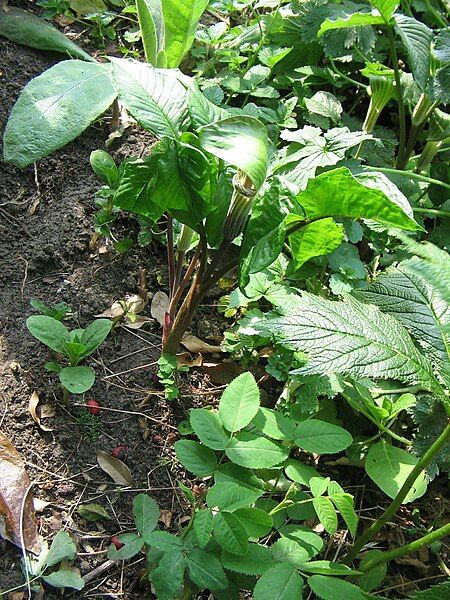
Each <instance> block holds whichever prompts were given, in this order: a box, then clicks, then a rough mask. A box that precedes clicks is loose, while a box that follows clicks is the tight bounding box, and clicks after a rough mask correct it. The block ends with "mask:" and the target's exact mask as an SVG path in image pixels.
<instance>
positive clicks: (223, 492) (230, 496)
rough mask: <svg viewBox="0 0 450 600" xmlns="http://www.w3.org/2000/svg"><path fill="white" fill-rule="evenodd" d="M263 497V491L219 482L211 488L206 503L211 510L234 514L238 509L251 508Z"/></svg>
mask: <svg viewBox="0 0 450 600" xmlns="http://www.w3.org/2000/svg"><path fill="white" fill-rule="evenodd" d="M262 495H263V490H255V489H250V488H247V487H243V486H241V485H239V483H233V482H231V481H227V482H217V483H215V484H214V485H213V486H212V487H210V488H209V490H208V493H207V494H206V502H207V503H208V506H209V507H210V508H215V507H218V508H219V510H227V511H229V512H234V511H235V510H237V509H238V508H242V507H244V506H250V504H253V503H254V502H256V500H257V499H258V498H260V497H261V496H262Z"/></svg>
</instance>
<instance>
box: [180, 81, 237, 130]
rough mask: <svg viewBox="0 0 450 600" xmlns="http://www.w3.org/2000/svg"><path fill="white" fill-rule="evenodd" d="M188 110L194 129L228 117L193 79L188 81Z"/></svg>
mask: <svg viewBox="0 0 450 600" xmlns="http://www.w3.org/2000/svg"><path fill="white" fill-rule="evenodd" d="M188 111H189V114H190V116H191V119H192V124H193V126H194V127H195V128H196V129H198V128H199V127H204V126H205V125H210V124H211V123H214V122H216V121H220V120H222V119H226V118H227V117H229V113H228V112H227V111H226V110H224V109H223V108H220V107H219V106H217V105H216V104H214V103H213V102H211V100H209V99H208V98H207V97H206V96H205V95H204V94H203V93H202V92H201V91H200V89H199V87H198V85H197V83H195V82H194V81H192V82H190V83H189V88H188Z"/></svg>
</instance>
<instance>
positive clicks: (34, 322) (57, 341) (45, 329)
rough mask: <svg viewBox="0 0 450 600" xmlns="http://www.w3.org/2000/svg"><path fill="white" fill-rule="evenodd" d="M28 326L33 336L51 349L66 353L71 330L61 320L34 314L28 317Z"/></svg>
mask: <svg viewBox="0 0 450 600" xmlns="http://www.w3.org/2000/svg"><path fill="white" fill-rule="evenodd" d="M27 328H28V331H29V332H30V333H31V334H32V335H33V337H35V338H36V339H37V340H39V341H40V342H42V343H43V344H45V345H46V346H48V347H49V348H50V349H51V350H54V351H55V352H59V353H61V354H65V349H66V343H67V342H68V341H69V339H70V332H69V330H68V329H67V327H66V326H65V325H63V324H62V323H61V321H58V320H57V319H54V318H53V317H47V316H46V315H32V316H31V317H28V319H27Z"/></svg>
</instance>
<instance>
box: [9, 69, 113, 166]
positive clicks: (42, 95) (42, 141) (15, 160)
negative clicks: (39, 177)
mask: <svg viewBox="0 0 450 600" xmlns="http://www.w3.org/2000/svg"><path fill="white" fill-rule="evenodd" d="M116 95H117V94H116V92H115V90H114V89H113V87H112V85H111V82H110V70H109V65H104V64H100V63H87V62H84V61H82V60H68V61H62V62H60V63H58V64H56V65H55V66H54V67H51V68H50V69H48V70H47V71H44V73H42V75H39V76H38V77H35V78H34V79H32V80H31V81H30V82H29V83H28V84H27V85H26V86H25V88H24V89H23V91H22V93H21V94H20V96H19V99H18V100H17V102H16V103H15V105H14V107H13V109H12V111H11V114H10V116H9V119H8V123H7V125H6V129H5V134H4V137H3V151H4V158H5V160H6V161H7V162H10V163H12V164H14V165H17V166H18V167H26V166H27V165H30V164H31V163H33V162H35V161H36V160H39V159H40V158H43V157H44V156H47V155H48V154H50V153H51V152H53V151H54V150H57V149H58V148H61V147H62V146H65V145H66V144H68V143H69V142H71V141H72V140H74V139H75V138H76V137H78V136H79V135H80V134H81V133H82V132H83V131H84V130H85V129H86V128H87V127H88V125H90V124H91V123H92V121H94V120H95V119H96V118H97V117H99V116H100V115H101V114H102V113H104V112H105V110H106V109H107V108H109V106H111V104H112V103H113V102H114V99H115V97H116Z"/></svg>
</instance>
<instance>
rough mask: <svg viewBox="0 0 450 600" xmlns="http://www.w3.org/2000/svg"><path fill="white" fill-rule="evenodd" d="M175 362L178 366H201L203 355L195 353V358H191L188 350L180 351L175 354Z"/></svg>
mask: <svg viewBox="0 0 450 600" xmlns="http://www.w3.org/2000/svg"><path fill="white" fill-rule="evenodd" d="M177 362H178V366H179V367H182V366H183V365H186V366H187V367H201V366H202V364H203V357H202V355H201V354H197V356H196V357H195V358H192V355H191V354H189V352H181V353H180V354H177Z"/></svg>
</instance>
